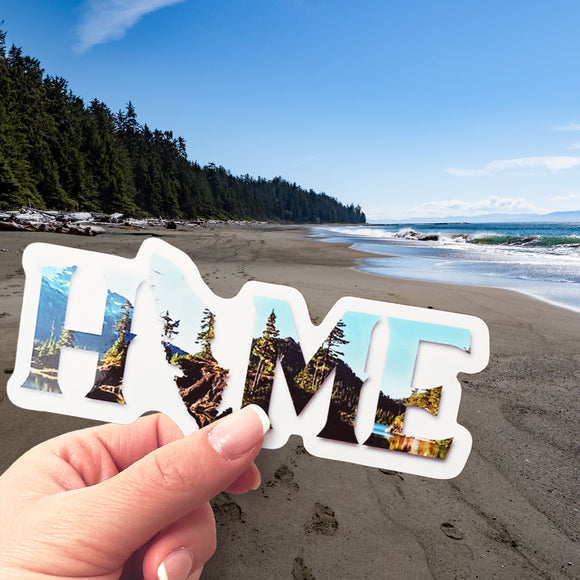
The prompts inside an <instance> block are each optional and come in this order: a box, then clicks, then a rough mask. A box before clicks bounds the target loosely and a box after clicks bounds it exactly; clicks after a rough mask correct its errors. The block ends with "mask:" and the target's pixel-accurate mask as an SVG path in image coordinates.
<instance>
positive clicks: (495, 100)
mask: <svg viewBox="0 0 580 580" xmlns="http://www.w3.org/2000/svg"><path fill="white" fill-rule="evenodd" d="M0 20H3V21H4V24H3V25H2V28H3V30H5V31H6V32H7V42H8V45H10V44H11V43H14V44H16V45H17V46H20V47H22V49H23V52H24V54H28V55H31V56H34V57H36V58H38V59H40V62H41V64H42V66H43V67H44V69H45V71H46V73H47V74H50V75H53V76H62V77H64V78H65V79H67V80H68V81H69V87H70V89H71V90H72V91H73V93H74V94H76V95H79V96H80V97H82V98H83V99H84V100H85V102H86V103H89V102H90V101H91V100H92V99H94V98H97V99H99V100H100V101H102V102H104V103H106V104H107V105H108V106H109V108H110V109H111V110H112V111H115V112H116V111H118V110H120V109H122V108H124V107H125V106H126V104H127V102H128V101H129V100H131V101H132V102H133V104H134V106H135V108H136V111H137V115H138V121H140V122H142V123H147V125H148V126H149V127H150V128H152V129H155V128H156V129H161V130H172V131H173V132H174V134H175V135H176V136H178V135H179V136H182V137H183V138H184V139H185V140H186V143H187V151H188V155H189V158H190V159H191V160H193V161H198V162H199V163H200V164H201V165H205V164H207V163H210V162H213V163H216V164H217V165H222V166H224V167H225V168H227V169H229V170H230V171H231V172H232V173H233V174H235V175H244V174H246V173H247V174H249V175H251V176H253V177H258V176H261V177H264V178H268V179H270V178H273V177H275V176H278V175H280V176H282V177H284V178H285V179H287V180H288V181H290V182H296V183H298V184H299V185H301V186H303V187H305V188H306V189H309V188H312V189H314V190H315V191H319V192H321V191H324V192H326V193H327V194H329V195H332V196H334V197H336V198H338V199H339V200H340V201H342V202H345V203H351V202H352V203H355V204H357V203H358V204H360V205H361V206H362V207H363V209H364V210H365V212H366V214H367V217H368V218H369V219H382V218H390V219H397V218H401V219H402V218H412V217H418V216H426V217H429V216H430V217H434V218H436V217H442V216H451V215H467V216H469V215H478V214H485V213H489V212H505V213H510V212H513V213H530V212H538V213H545V212H549V211H565V210H577V209H579V208H580V186H579V183H580V70H579V69H580V64H579V60H578V54H580V35H579V34H578V23H579V22H580V3H579V2H577V0H559V1H558V2H547V1H545V0H510V1H509V2H506V1H505V0H488V1H486V2H465V1H464V0H449V1H446V2H433V1H432V0H413V1H412V2H394V1H383V0H360V1H357V2H353V1H352V0H245V1H240V0H76V1H75V0H52V1H51V2H46V1H44V0H18V2H4V4H3V6H2V11H1V14H0Z"/></svg>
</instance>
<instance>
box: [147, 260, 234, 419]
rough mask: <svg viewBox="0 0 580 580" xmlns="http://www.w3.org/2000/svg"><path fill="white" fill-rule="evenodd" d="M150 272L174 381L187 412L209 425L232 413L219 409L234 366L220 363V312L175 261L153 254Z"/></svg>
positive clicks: (164, 346) (163, 339)
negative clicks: (216, 352) (215, 348)
mask: <svg viewBox="0 0 580 580" xmlns="http://www.w3.org/2000/svg"><path fill="white" fill-rule="evenodd" d="M150 276H151V283H152V286H151V287H152V290H153V297H154V299H155V303H156V305H157V315H158V316H159V321H160V322H161V327H162V336H161V343H162V345H163V349H164V351H165V358H166V360H167V362H168V363H169V364H170V365H172V366H175V367H176V368H178V369H179V371H180V373H179V374H176V375H175V377H174V381H175V384H176V386H177V389H178V392H179V395H180V397H181V399H182V401H183V403H184V405H185V407H186V408H187V412H188V413H189V414H190V415H191V416H192V417H193V418H194V419H195V421H196V423H197V425H198V426H199V427H204V426H205V425H208V424H209V423H211V422H212V421H215V420H216V419H219V418H221V417H223V416H224V415H227V414H229V413H231V412H232V409H226V410H225V411H223V412H221V413H220V412H219V411H218V408H219V406H220V404H221V402H222V398H223V390H224V389H225V388H226V386H227V380H226V379H227V378H228V376H229V371H228V369H225V368H222V367H221V366H220V365H219V364H218V362H217V361H216V359H215V358H214V356H213V353H212V349H211V345H212V341H213V340H214V338H215V314H214V313H213V312H211V311H210V310H209V309H208V308H206V307H205V306H204V305H203V304H202V302H201V301H200V300H199V298H198V297H197V295H196V294H195V292H193V291H192V289H191V287H190V286H189V284H188V283H187V282H186V281H185V279H184V277H183V274H182V272H181V270H180V269H179V268H178V267H177V265H176V264H175V263H173V262H172V261H171V260H168V259H166V258H165V257H163V256H161V255H160V254H152V256H151V262H150ZM168 304H170V305H171V310H168V309H167V307H166V305H168ZM179 375H181V376H179Z"/></svg>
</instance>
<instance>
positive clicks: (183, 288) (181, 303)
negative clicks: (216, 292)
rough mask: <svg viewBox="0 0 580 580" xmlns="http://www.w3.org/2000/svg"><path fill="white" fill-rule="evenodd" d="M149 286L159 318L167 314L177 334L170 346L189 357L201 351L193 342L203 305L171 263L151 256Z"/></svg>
mask: <svg viewBox="0 0 580 580" xmlns="http://www.w3.org/2000/svg"><path fill="white" fill-rule="evenodd" d="M150 268H151V269H150V276H151V285H152V288H153V296H154V298H155V304H156V307H157V313H158V315H159V316H163V315H164V314H165V313H166V312H168V314H169V316H170V317H171V319H172V320H173V321H174V322H175V321H177V320H179V326H178V327H176V330H177V334H175V335H173V337H172V338H171V341H170V342H171V343H172V344H173V345H175V346H178V347H179V348H181V349H182V350H184V351H186V352H187V353H189V354H196V353H197V352H199V351H200V350H201V347H200V345H199V344H198V343H197V342H196V340H197V335H198V333H199V331H200V330H201V321H202V319H203V316H204V309H205V306H204V305H203V304H202V302H201V300H199V298H198V297H197V296H196V295H195V294H194V293H193V291H192V290H191V289H190V288H189V286H188V285H187V284H186V282H185V280H184V279H183V275H182V274H181V271H180V270H179V268H178V267H177V266H176V265H175V264H174V263H173V262H171V261H169V260H167V259H165V258H163V257H162V256H159V255H157V254H153V255H152V256H151V262H150Z"/></svg>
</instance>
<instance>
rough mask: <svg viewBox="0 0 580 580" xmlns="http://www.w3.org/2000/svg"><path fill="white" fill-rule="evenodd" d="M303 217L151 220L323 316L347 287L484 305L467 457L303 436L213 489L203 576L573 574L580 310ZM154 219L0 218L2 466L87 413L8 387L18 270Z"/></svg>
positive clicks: (206, 268) (124, 240) (211, 273)
mask: <svg viewBox="0 0 580 580" xmlns="http://www.w3.org/2000/svg"><path fill="white" fill-rule="evenodd" d="M308 231H309V230H308V228H300V227H270V226H226V225H216V226H208V227H205V228H201V227H198V228H194V229H192V230H191V231H180V230H178V231H170V230H156V231H155V232H154V233H156V234H157V235H160V236H161V237H162V238H163V239H164V240H165V241H167V242H169V243H171V244H173V245H175V246H177V247H178V248H180V249H182V250H184V251H185V252H186V253H187V254H189V256H190V257H191V258H192V259H193V260H194V262H195V263H196V264H197V266H198V268H199V270H200V272H201V273H202V276H203V278H204V280H205V281H206V282H207V283H208V285H209V286H210V288H211V289H212V290H213V291H214V292H216V293H217V294H219V295H220V296H223V297H231V296H234V295H235V294H236V293H237V292H238V291H239V289H240V288H241V286H242V285H243V284H244V282H246V281H248V280H260V281H264V282H275V283H280V284H286V285H290V286H294V287H296V288H298V289H299V290H300V291H301V292H302V294H303V295H304V297H305V299H306V302H307V304H308V307H309V310H310V313H311V317H312V320H313V322H315V323H319V322H321V321H322V320H323V318H324V316H325V314H326V313H327V312H328V310H329V309H330V308H331V306H332V305H333V304H334V302H336V300H338V299H339V298H341V297H342V296H345V295H351V296H358V297H362V298H370V299H374V300H382V301H388V302H395V303H400V304H408V305H412V306H420V307H428V306H431V307H433V308H436V309H440V310H448V311H453V312H459V313H465V314H471V315H475V316H478V317H480V318H482V319H483V320H484V321H485V322H486V323H487V324H488V326H489V328H490V334H491V360H490V363H489V365H488V368H487V369H486V370H485V371H483V372H481V373H479V374H477V375H463V376H462V377H461V379H462V381H461V382H462V387H463V395H462V401H461V407H460V412H459V422H460V423H461V424H462V425H464V426H465V427H467V429H469V431H470V432H471V434H472V436H473V450H472V452H471V456H470V458H469V460H468V462H467V465H466V467H465V469H464V471H463V472H462V473H461V475H459V476H458V477H456V478H454V479H452V480H433V479H429V478H424V477H418V476H413V475H407V474H399V473H394V472H384V471H381V470H378V469H372V468H368V467H361V466H356V465H351V464H346V463H341V462H334V461H330V460H325V459H320V458H316V457H312V456H310V455H309V454H308V453H306V452H305V451H304V449H303V447H302V445H301V441H300V439H299V438H297V437H293V438H291V440H290V441H289V443H288V444H287V445H286V446H285V447H283V448H281V449H277V450H263V451H262V452H261V454H260V456H259V458H258V465H259V466H260V468H261V471H262V478H263V483H262V487H261V488H260V489H259V490H257V491H256V492H252V493H250V494H247V495H245V496H235V495H231V494H226V493H223V494H221V495H220V496H218V497H217V498H216V499H215V500H214V502H213V504H214V510H215V513H216V520H217V523H218V526H217V528H218V549H217V552H216V554H215V556H214V557H213V558H212V559H211V560H210V562H209V563H208V564H207V566H206V570H205V572H204V578H216V579H217V578H220V579H221V578H298V579H312V578H315V579H317V580H321V579H326V578H329V579H330V578H412V579H421V578H478V577H479V578H560V577H562V578H578V577H580V544H579V543H578V541H577V539H578V530H579V528H580V525H579V521H578V508H579V504H580V502H579V497H580V492H579V486H578V475H579V474H578V468H579V465H580V438H579V436H580V429H579V417H580V397H579V396H578V395H579V391H580V387H579V384H580V372H579V370H580V314H579V313H575V312H572V311H569V310H565V309H563V308H558V307H555V306H552V305H549V304H546V303H543V302H540V301H538V300H536V299H534V298H531V297H527V296H524V295H522V294H519V293H516V292H511V291H507V290H496V289H489V288H479V287H468V286H454V285H445V284H433V283H423V282H415V281H408V280H399V279H394V278H385V277H379V276H373V275H371V274H366V273H362V272H359V271H357V270H356V269H355V267H356V265H357V260H360V259H361V258H363V257H364V255H363V254H360V253H358V252H355V251H353V250H350V249H349V248H348V247H347V246H345V245H340V244H330V243H321V242H316V241H313V240H311V239H309V238H308V237H306V236H305V235H306V234H308ZM151 232H152V231H151V230H127V229H123V228H111V229H109V233H108V234H107V235H102V236H98V237H95V238H88V237H77V236H72V235H64V234H48V233H19V232H0V250H1V251H0V341H1V343H0V344H1V348H0V371H2V377H3V380H2V386H1V390H0V437H1V440H2V446H1V447H0V470H1V471H3V470H4V469H5V468H6V467H7V466H8V465H9V464H10V463H11V462H12V461H13V460H14V459H16V458H17V457H18V456H19V455H20V454H21V453H22V452H24V451H25V450H26V449H28V448H30V447H31V446H33V445H34V444H36V443H38V442H40V441H42V440H44V439H46V438H48V437H52V436H54V435H57V434H60V433H62V432H65V431H69V430H71V429H76V428H80V427H84V426H88V425H91V424H93V423H92V422H90V421H86V420H82V419H75V418H71V417H65V416H60V415H52V414H46V413H38V412H33V411H25V410H21V409H18V408H16V407H14V406H13V405H12V404H11V403H10V401H9V400H8V398H7V396H6V381H7V380H8V377H9V372H10V369H11V368H12V367H13V365H14V356H15V350H16V337H17V332H18V323H19V315H20V304H21V298H22V290H23V285H24V274H23V270H22V267H21V255H22V251H23V250H24V248H25V247H26V246H27V245H28V244H29V243H32V242H48V243H54V244H60V245H66V246H74V247H78V248H83V249H91V250H94V251H101V252H107V253H112V254H117V255H122V256H125V257H134V256H135V254H136V252H137V249H138V247H139V245H140V243H141V242H142V241H143V239H145V237H146V236H147V235H149V234H150V233H151Z"/></svg>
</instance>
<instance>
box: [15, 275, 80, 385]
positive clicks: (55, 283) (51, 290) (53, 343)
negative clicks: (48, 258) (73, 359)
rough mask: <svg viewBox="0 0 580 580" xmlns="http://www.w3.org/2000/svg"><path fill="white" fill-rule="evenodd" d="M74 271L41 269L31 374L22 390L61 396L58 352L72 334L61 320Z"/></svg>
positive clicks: (63, 318)
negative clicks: (59, 394)
mask: <svg viewBox="0 0 580 580" xmlns="http://www.w3.org/2000/svg"><path fill="white" fill-rule="evenodd" d="M76 269H77V267H76V266H71V267H68V268H57V267H53V266H49V267H45V268H42V278H41V283H40V295H39V298H38V309H37V314H36V327H35V330H34V342H33V349H32V358H31V361H30V372H29V374H28V377H27V379H26V381H24V383H23V384H22V387H24V388H27V389H34V390H38V391H46V392H50V393H61V389H60V387H59V385H58V367H59V363H60V351H61V349H62V347H64V346H73V342H74V333H73V332H72V331H70V330H68V329H66V328H65V327H64V321H65V316H66V308H67V302H68V295H69V292H70V283H71V278H72V275H73V274H74V273H75V271H76Z"/></svg>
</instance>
